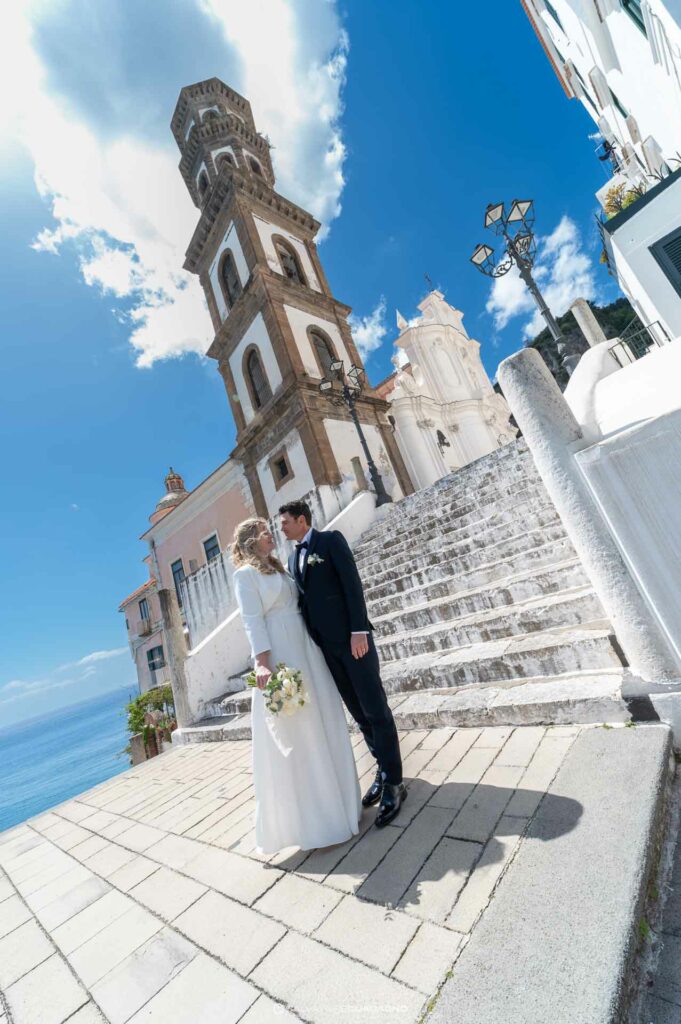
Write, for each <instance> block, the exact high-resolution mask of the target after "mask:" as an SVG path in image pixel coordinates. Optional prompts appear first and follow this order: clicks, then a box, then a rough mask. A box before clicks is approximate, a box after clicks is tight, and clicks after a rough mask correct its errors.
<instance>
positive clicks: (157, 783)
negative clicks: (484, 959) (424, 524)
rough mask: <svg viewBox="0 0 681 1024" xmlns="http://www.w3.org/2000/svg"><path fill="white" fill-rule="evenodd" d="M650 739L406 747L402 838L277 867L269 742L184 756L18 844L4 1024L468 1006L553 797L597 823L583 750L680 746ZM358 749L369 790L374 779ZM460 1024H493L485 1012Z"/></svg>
mask: <svg viewBox="0 0 681 1024" xmlns="http://www.w3.org/2000/svg"><path fill="white" fill-rule="evenodd" d="M647 728H648V727H647ZM650 730H651V731H650V732H649V733H648V732H646V730H642V729H636V730H633V729H632V730H629V729H624V728H620V727H616V728H614V729H609V730H603V729H601V728H600V727H598V726H590V725H589V726H567V727H557V728H553V727H544V726H541V727H525V728H523V727H518V728H514V727H508V726H507V727H498V726H493V727H490V728H482V727H476V728H471V729H457V728H455V727H453V726H452V725H447V726H446V727H444V728H438V729H428V728H419V729H410V730H406V731H403V732H401V742H402V749H403V752H404V761H405V769H406V770H405V778H406V781H407V784H408V786H409V795H408V799H407V801H406V803H405V807H404V811H403V813H402V814H401V815H400V816H399V817H398V818H397V819H396V820H395V821H394V822H393V823H391V824H390V825H388V826H387V827H386V828H384V829H381V830H378V829H376V828H374V827H373V818H374V816H375V813H376V809H375V808H371V809H368V810H366V811H364V813H363V816H362V820H361V822H360V829H359V833H358V835H357V836H354V837H353V838H352V839H351V840H349V841H348V842H347V843H343V844H339V845H338V846H335V847H329V848H327V849H325V850H313V851H301V850H296V849H293V848H292V849H289V850H284V851H280V852H279V853H278V854H276V855H264V854H259V853H258V851H257V850H256V849H255V845H254V835H253V813H254V796H253V787H252V779H251V750H250V742H249V741H247V740H233V741H231V742H229V743H213V742H207V743H199V744H191V745H188V746H184V747H179V748H177V749H173V750H172V751H170V752H168V753H166V754H163V755H162V756H161V757H158V758H155V759H154V760H152V761H149V762H147V763H146V764H144V765H140V766H138V767H136V768H133V769H131V770H130V771H128V772H125V773H124V774H123V775H120V776H117V777H116V778H115V779H112V780H109V781H108V782H105V783H102V784H101V785H99V786H97V787H96V788H94V789H92V790H90V791H88V792H86V793H83V794H81V795H80V796H79V797H77V798H75V799H73V800H70V801H68V802H67V803H65V804H63V805H61V806H59V807H55V808H53V809H52V810H51V811H49V812H47V813H45V814H42V815H40V816H38V817H37V818H34V819H32V820H30V821H29V822H26V823H24V824H22V825H19V826H17V827H16V828H14V829H11V830H9V831H8V832H6V833H3V834H0V1024H67V1022H68V1024H94V1022H98V1024H103V1022H107V1021H108V1022H110V1024H143V1022H145V1024H146V1022H152V1024H153V1022H163V1024H167V1022H168V1021H172V1022H173V1024H185V1022H186V1024H194V1022H195V1021H200V1022H201V1024H213V1022H215V1024H218V1022H219V1024H230V1022H233V1024H276V1022H279V1021H281V1022H282V1024H293V1022H294V1021H302V1022H307V1024H316V1022H319V1024H350V1022H353V1024H354V1022H356V1021H357V1020H358V1019H368V1020H372V1019H380V1020H381V1021H384V1020H385V1021H386V1022H388V1024H422V1022H423V1021H426V1020H428V1019H429V1013H430V1010H431V1009H432V1006H433V1005H434V1006H435V1010H434V1015H435V1014H437V1013H438V1012H440V1011H439V1007H440V1006H444V1005H451V1003H450V1004H447V1002H446V999H445V993H447V992H448V991H449V989H448V986H449V985H450V984H451V980H450V981H446V979H447V977H448V976H450V975H451V974H452V971H453V972H454V974H453V977H454V978H456V975H457V971H458V969H459V967H458V965H459V964H460V963H461V962H463V961H462V958H463V957H466V958H468V957H469V956H470V952H469V951H470V950H471V949H474V948H475V945H474V943H475V942H476V937H477V935H478V933H479V932H480V929H484V928H485V922H486V921H487V920H488V918H489V916H490V915H491V914H494V913H495V912H496V909H495V908H497V907H498V906H499V905H501V904H500V903H499V901H500V900H501V899H502V898H503V896H504V892H505V889H506V887H507V886H508V885H509V880H512V878H513V873H514V871H516V870H517V865H518V864H520V863H521V862H522V858H523V857H524V856H525V847H526V845H527V844H528V843H530V844H531V843H532V842H533V841H534V842H536V836H537V835H539V833H540V832H541V828H542V821H543V820H544V819H543V817H542V815H544V817H545V816H546V814H547V813H548V812H547V810H546V800H547V799H549V800H550V799H556V800H564V801H568V802H571V806H572V805H573V804H575V803H577V804H578V805H579V804H580V801H582V802H583V803H584V805H585V806H588V799H589V797H590V789H589V785H590V784H589V785H587V781H586V780H584V779H576V780H575V779H573V783H572V790H571V789H570V785H567V786H566V785H563V787H562V789H561V788H560V785H559V783H560V780H561V778H562V776H563V772H564V771H565V770H566V769H565V767H564V766H565V765H569V764H570V758H571V757H573V756H574V752H575V750H576V749H577V747H578V745H579V744H581V743H586V744H587V745H589V744H592V745H593V744H595V745H596V746H598V744H599V742H601V738H602V737H607V744H608V749H610V746H612V748H613V749H614V750H615V751H617V750H619V749H620V748H622V747H626V748H627V750H629V749H630V747H631V743H632V740H631V737H632V735H633V736H635V737H636V738H638V737H639V736H642V735H643V734H644V732H646V734H647V735H650V736H658V735H659V736H662V735H664V736H665V737H666V736H667V733H666V731H665V730H664V728H663V727H661V726H660V727H655V726H653V727H650ZM352 741H353V750H354V753H355V758H356V761H357V765H358V772H359V774H360V776H361V777H362V785H366V784H368V782H369V779H370V777H371V776H372V775H373V770H374V766H373V764H372V763H371V759H370V758H368V757H367V755H366V752H365V748H364V744H363V741H362V739H361V737H358V736H352ZM636 741H637V739H636V740H635V742H636ZM665 742H666V740H665ZM658 748H659V750H661V749H662V747H661V741H660V742H659V743H658ZM659 750H658V753H659ZM627 756H629V754H628V755H627ZM637 758H638V755H637ZM639 761H640V758H638V759H637V761H636V763H637V765H638V764H639ZM644 761H645V758H644ZM599 767H600V766H599ZM596 774H597V775H598V773H596ZM606 777H608V776H607V773H606ZM578 783H579V785H578ZM556 786H558V789H556ZM580 786H581V787H582V789H581V790H580V788H579V787H580ZM547 790H549V791H552V792H553V791H554V790H555V794H556V795H555V796H553V797H549V798H547V797H546V793H547ZM639 790H640V785H639ZM639 790H634V794H635V795H636V794H637V793H638V792H639ZM631 800H632V793H631V792H630V791H627V792H625V793H618V792H617V791H615V794H614V796H613V797H612V801H613V810H612V814H611V813H610V808H609V807H608V804H607V802H603V803H602V804H601V805H599V812H600V813H601V815H602V816H603V818H604V821H605V825H604V826H603V828H604V829H605V833H604V835H605V838H604V839H603V841H602V843H601V847H600V850H599V856H601V857H605V858H606V861H607V863H610V861H609V859H608V858H610V856H611V853H610V849H609V847H608V845H607V844H608V842H609V841H610V840H612V841H615V840H619V839H620V838H621V837H620V836H619V835H618V834H617V835H615V834H613V835H612V836H610V839H609V838H608V835H607V829H608V822H610V820H611V819H612V820H613V821H616V822H618V821H620V820H621V817H622V806H626V808H627V809H628V812H631V808H630V804H631ZM651 800H652V796H651ZM622 802H623V803H622ZM620 803H622V806H620ZM549 811H550V808H549ZM632 813H633V812H632ZM552 820H553V819H552ZM576 827H577V820H576V819H575V818H574V816H573V818H570V819H569V820H568V819H565V818H564V819H561V820H558V821H554V822H553V825H552V828H553V832H552V834H551V835H550V836H547V835H544V836H543V839H542V842H541V845H542V848H543V850H544V852H545V855H546V856H547V857H548V858H549V865H551V863H552V860H551V858H552V856H553V851H554V850H555V857H556V860H555V874H554V875H552V876H551V877H550V884H549V880H548V876H547V880H546V881H545V882H544V883H543V884H544V885H545V888H546V890H547V891H548V890H549V889H555V890H556V891H559V892H561V893H563V894H564V885H565V884H567V880H568V879H569V878H571V875H570V871H571V870H572V868H569V866H566V865H565V863H564V859H562V858H561V849H562V848H563V846H564V844H566V843H567V844H569V843H570V842H571V839H570V836H571V833H572V831H573V830H575V829H576ZM528 837H529V838H528ZM630 881H631V880H630ZM632 884H633V882H632ZM562 898H563V899H565V896H564V895H563V897H562ZM514 913H515V914H516V915H517V914H518V909H517V907H516V908H515V909H514ZM511 945H513V944H512V943H511ZM443 983H444V987H442V988H440V987H441V986H443ZM439 992H441V995H440V999H439V1000H438V993H439ZM447 998H449V997H447ZM433 1019H435V1016H434V1017H433ZM447 1019H448V1020H449V1019H457V1020H465V1021H466V1024H472V1022H473V1021H474V1019H480V1020H482V1019H484V1020H485V1024H493V1018H492V1017H490V1018H475V1017H474V1016H471V1013H470V1006H469V1004H468V1002H466V1003H465V1004H455V1012H454V1013H453V1014H452V1015H450V1016H449V1017H448V1018H447ZM511 1019H512V1018H509V1021H510V1020H511ZM546 1019H549V1018H548V1017H547V1018H546ZM551 1019H556V1020H557V1019H558V1018H557V1017H555V1016H554V1017H553V1018H551ZM566 1019H567V1018H566ZM571 1019H572V1018H571ZM576 1019H577V1018H575V1020H576ZM584 1019H586V1018H584ZM589 1024H592V1022H591V1019H590V1020H589Z"/></svg>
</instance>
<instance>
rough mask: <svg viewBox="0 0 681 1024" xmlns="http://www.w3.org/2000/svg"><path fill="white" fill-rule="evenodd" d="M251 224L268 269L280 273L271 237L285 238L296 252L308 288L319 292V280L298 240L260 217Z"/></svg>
mask: <svg viewBox="0 0 681 1024" xmlns="http://www.w3.org/2000/svg"><path fill="white" fill-rule="evenodd" d="M253 222H254V224H255V226H256V228H257V230H258V234H259V236H260V241H261V243H262V247H263V249H264V250H265V257H266V259H267V263H268V265H269V267H270V269H271V270H274V272H275V273H276V274H281V273H282V269H281V263H280V261H279V257H278V256H277V250H276V249H275V247H274V242H273V241H272V236H273V235H281V237H282V238H285V239H286V241H287V242H290V243H291V245H292V246H293V248H294V249H295V251H296V252H297V254H298V258H299V259H300V263H301V266H302V268H303V272H304V274H305V277H306V278H307V282H308V284H309V286H310V288H312V289H313V291H316V292H319V291H321V287H320V284H319V280H318V279H317V275H316V273H315V270H314V267H313V266H312V260H311V259H310V257H309V255H308V252H307V249H306V248H305V245H304V244H303V242H302V241H301V240H300V238H296V236H295V235H292V234H291V233H290V232H289V231H284V230H283V228H280V227H279V226H278V225H276V224H270V223H269V222H268V221H266V220H263V219H262V217H256V216H254V217H253Z"/></svg>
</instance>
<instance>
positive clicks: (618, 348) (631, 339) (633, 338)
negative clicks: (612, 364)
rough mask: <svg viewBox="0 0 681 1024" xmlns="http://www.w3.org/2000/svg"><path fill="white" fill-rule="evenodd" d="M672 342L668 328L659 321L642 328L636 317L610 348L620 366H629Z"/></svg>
mask: <svg viewBox="0 0 681 1024" xmlns="http://www.w3.org/2000/svg"><path fill="white" fill-rule="evenodd" d="M670 341H671V338H670V337H669V334H668V332H667V330H666V328H665V327H664V326H663V325H662V324H661V323H660V321H659V320H655V321H653V323H651V324H647V325H645V326H641V322H640V321H639V319H638V317H636V318H635V319H634V320H631V321H630V322H629V324H627V326H626V327H625V328H624V330H623V331H622V333H621V335H620V336H619V338H615V339H614V340H613V343H612V344H611V345H610V346H609V347H610V351H611V352H612V354H613V356H614V357H615V359H616V360H617V362H618V363H619V364H620V366H629V365H630V364H631V363H635V362H636V360H637V359H641V358H642V357H643V356H646V355H648V353H649V352H650V350H651V349H654V348H655V347H656V346H658V347H660V348H661V347H662V346H663V345H667V344H669V342H670Z"/></svg>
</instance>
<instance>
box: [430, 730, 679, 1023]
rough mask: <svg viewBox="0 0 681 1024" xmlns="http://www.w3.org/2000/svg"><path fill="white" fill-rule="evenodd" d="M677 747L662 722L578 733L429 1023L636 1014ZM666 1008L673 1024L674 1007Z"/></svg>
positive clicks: (591, 1019) (590, 1019) (581, 1019)
mask: <svg viewBox="0 0 681 1024" xmlns="http://www.w3.org/2000/svg"><path fill="white" fill-rule="evenodd" d="M670 741H671V736H670V731H669V729H668V728H667V727H666V726H663V725H659V724H649V725H642V726H638V727H637V728H635V729H626V728H614V729H599V728H591V729H588V728H587V729H584V730H582V731H581V732H580V734H579V735H578V736H577V738H576V739H575V742H574V743H573V745H572V746H571V748H570V750H569V751H568V754H567V756H566V758H565V761H564V762H563V764H562V765H561V766H560V768H559V770H558V772H557V775H556V777H555V779H554V780H553V782H552V783H551V784H550V786H549V788H548V792H547V793H546V794H545V795H544V797H543V799H542V801H541V804H540V806H539V809H538V811H537V813H536V815H535V816H534V818H533V819H532V820H531V821H530V823H529V826H528V827H527V831H526V832H525V833H524V836H523V838H522V841H521V843H520V845H519V847H518V849H517V851H516V852H515V855H514V856H513V858H512V859H511V860H510V863H509V865H508V867H507V868H506V870H505V872H504V873H503V874H502V877H501V879H500V881H498V882H497V884H496V888H495V890H494V893H493V897H492V898H491V900H490V901H489V904H488V905H487V908H486V910H485V913H484V914H483V915H482V917H481V919H480V920H479V923H478V924H477V926H476V927H475V929H474V930H473V932H472V935H471V938H470V940H469V941H468V942H467V943H466V945H465V946H464V948H463V950H462V952H461V954H460V956H459V957H458V959H457V961H456V963H455V964H454V967H453V970H452V971H450V973H449V975H448V978H447V980H446V981H445V983H444V985H443V986H442V988H441V989H440V991H439V992H438V994H437V997H436V998H435V999H432V1000H431V1001H430V1002H429V1004H428V1008H427V1013H426V1015H425V1016H424V1018H422V1019H423V1021H424V1024H450V1022H452V1021H465V1022H466V1024H546V1022H547V1021H560V1024H620V1022H624V1021H628V1020H630V1019H632V1018H631V1017H630V1014H629V1011H630V1003H631V998H632V995H633V994H634V993H635V988H634V986H632V984H631V975H632V972H633V968H634V966H635V963H636V958H637V956H638V954H639V951H641V949H642V947H644V946H645V945H647V942H646V941H645V939H646V936H645V935H644V934H643V930H644V929H643V924H645V915H646V898H647V893H648V891H649V890H650V889H652V888H653V885H654V882H655V872H656V868H657V852H658V851H659V848H660V844H661V843H662V841H663V837H664V828H665V824H666V820H667V816H668V808H669V802H670V801H669V791H670V787H671V782H672V778H673V761H672V758H671V742H670ZM497 842H498V843H499V844H500V845H501V843H503V833H502V834H500V835H499V838H498V840H497ZM483 856H484V854H483ZM465 892H466V890H465V889H464V894H465ZM645 930H646V931H647V929H645ZM634 974H635V972H634ZM667 1009H668V1010H669V1013H668V1014H667V1013H665V1018H664V1019H665V1020H668V1021H669V1022H670V1024H671V1022H672V1021H677V1020H678V1019H679V1015H678V1007H677V1006H675V1005H672V1004H671V1003H670V1004H669V1005H668V1007H667ZM648 1019H649V1018H648V1017H646V1021H647V1020H648ZM660 1019H661V1018H660Z"/></svg>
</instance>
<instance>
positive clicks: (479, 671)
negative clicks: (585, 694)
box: [381, 621, 622, 693]
mask: <svg viewBox="0 0 681 1024" xmlns="http://www.w3.org/2000/svg"><path fill="white" fill-rule="evenodd" d="M613 640H614V637H613V634H612V629H611V627H610V625H609V623H607V622H604V621H600V622H593V623H586V624H583V625H581V626H572V627H570V628H557V629H554V630H550V631H549V630H544V631H542V632H540V633H536V632H533V633H527V634H519V635H517V636H513V637H507V638H505V639H500V640H489V641H487V642H486V643H480V644H472V645H470V646H469V647H459V648H457V649H454V650H449V651H442V652H440V653H436V654H419V655H413V656H412V657H403V658H400V659H399V660H395V661H392V662H387V663H386V662H384V663H383V665H382V669H381V675H382V679H383V685H384V687H385V690H386V692H387V693H406V692H408V691H412V690H421V689H434V688H439V687H458V686H471V685H475V684H481V683H494V682H502V681H504V680H506V681H507V680H509V679H515V678H532V677H534V676H559V675H563V674H564V673H574V672H582V671H587V670H593V669H613V668H621V667H622V661H621V658H620V656H619V654H618V648H617V647H616V646H614V644H613Z"/></svg>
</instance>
